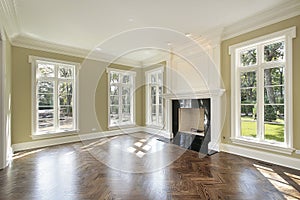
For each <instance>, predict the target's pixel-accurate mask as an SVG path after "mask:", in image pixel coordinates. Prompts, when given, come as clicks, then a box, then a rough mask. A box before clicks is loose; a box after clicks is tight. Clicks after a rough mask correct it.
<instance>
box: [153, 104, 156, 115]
mask: <svg viewBox="0 0 300 200" xmlns="http://www.w3.org/2000/svg"><path fill="white" fill-rule="evenodd" d="M152 114H156V106H155V105H154V106H152Z"/></svg>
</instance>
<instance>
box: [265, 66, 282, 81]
mask: <svg viewBox="0 0 300 200" xmlns="http://www.w3.org/2000/svg"><path fill="white" fill-rule="evenodd" d="M264 83H265V85H283V84H284V69H283V67H275V68H271V69H265V70H264Z"/></svg>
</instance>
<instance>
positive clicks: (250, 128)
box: [241, 117, 284, 142]
mask: <svg viewBox="0 0 300 200" xmlns="http://www.w3.org/2000/svg"><path fill="white" fill-rule="evenodd" d="M276 122H277V123H266V124H265V139H267V140H275V141H277V142H284V124H282V122H283V121H282V120H277V121H276ZM280 122H281V123H280ZM241 131H242V136H251V137H256V121H254V120H253V119H252V118H250V117H242V124H241Z"/></svg>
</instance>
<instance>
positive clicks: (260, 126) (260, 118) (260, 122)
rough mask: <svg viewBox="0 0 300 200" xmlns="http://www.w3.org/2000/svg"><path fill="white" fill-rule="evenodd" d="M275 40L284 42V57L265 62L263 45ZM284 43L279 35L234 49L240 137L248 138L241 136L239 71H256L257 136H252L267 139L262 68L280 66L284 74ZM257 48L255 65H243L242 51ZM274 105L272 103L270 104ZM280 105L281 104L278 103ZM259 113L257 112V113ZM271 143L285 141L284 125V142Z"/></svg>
mask: <svg viewBox="0 0 300 200" xmlns="http://www.w3.org/2000/svg"><path fill="white" fill-rule="evenodd" d="M277 42H283V43H284V57H283V60H279V61H270V62H265V61H264V46H266V45H270V44H273V43H277ZM286 45H287V41H286V39H285V37H279V38H275V39H271V40H268V41H265V42H260V43H257V44H255V45H250V46H247V47H245V48H239V49H237V50H236V69H237V70H236V73H237V77H238V79H237V91H238V93H237V99H238V104H239V106H238V108H237V113H238V116H239V118H238V119H239V123H238V124H237V130H238V132H237V133H238V134H237V136H238V137H242V138H249V137H245V136H241V122H242V120H241V105H245V104H241V96H240V95H241V85H240V81H241V77H240V75H241V73H244V72H251V71H257V77H258V80H257V95H256V98H257V100H256V101H257V109H256V113H257V136H256V138H253V140H257V141H259V142H261V141H268V140H266V139H265V129H264V128H265V126H264V125H265V124H264V122H265V121H264V106H265V105H268V104H265V99H264V88H265V83H264V70H265V69H271V68H276V67H282V68H283V70H284V74H286V57H287V52H286V48H287V47H286ZM255 47H256V48H257V55H256V56H257V58H256V59H257V63H256V64H255V65H249V66H244V65H242V64H241V59H240V55H241V53H242V52H245V51H247V50H249V49H253V48H255ZM286 81H287V80H286V76H285V78H284V84H283V87H284V94H285V95H284V104H283V105H284V122H285V123H284V124H286V116H287V115H286V110H287V109H286V108H287V106H286V103H287V99H286V98H287V95H286V84H287V83H286ZM272 105H274V104H272ZM280 105H282V104H280ZM258 113H259V114H258ZM271 141H272V143H286V142H287V133H286V127H284V142H278V141H275V140H271Z"/></svg>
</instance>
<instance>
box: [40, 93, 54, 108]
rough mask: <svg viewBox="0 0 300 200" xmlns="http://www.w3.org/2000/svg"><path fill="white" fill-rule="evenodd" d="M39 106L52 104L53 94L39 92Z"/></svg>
mask: <svg viewBox="0 0 300 200" xmlns="http://www.w3.org/2000/svg"><path fill="white" fill-rule="evenodd" d="M38 105H39V106H51V107H52V106H53V94H39V95H38Z"/></svg>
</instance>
